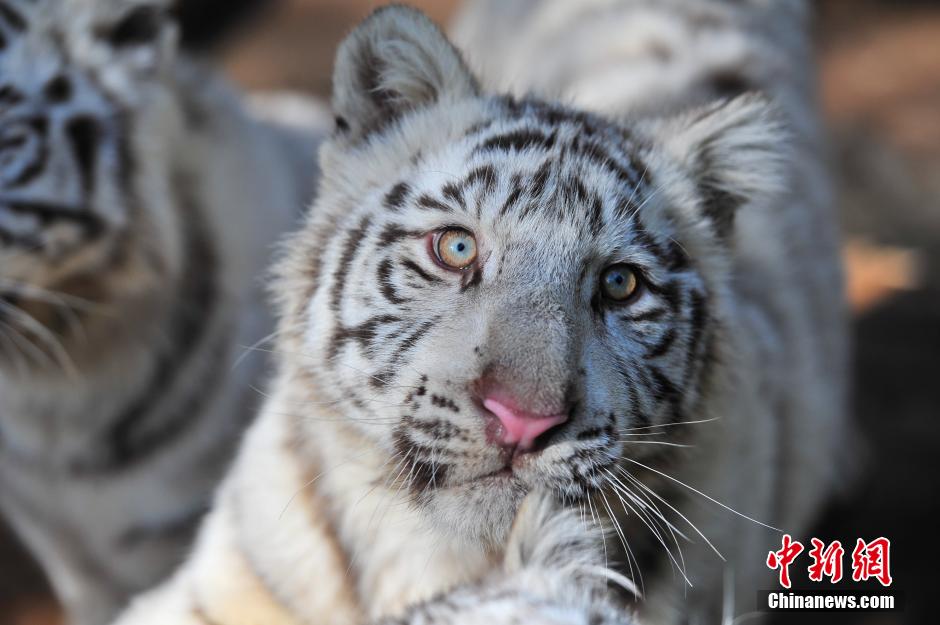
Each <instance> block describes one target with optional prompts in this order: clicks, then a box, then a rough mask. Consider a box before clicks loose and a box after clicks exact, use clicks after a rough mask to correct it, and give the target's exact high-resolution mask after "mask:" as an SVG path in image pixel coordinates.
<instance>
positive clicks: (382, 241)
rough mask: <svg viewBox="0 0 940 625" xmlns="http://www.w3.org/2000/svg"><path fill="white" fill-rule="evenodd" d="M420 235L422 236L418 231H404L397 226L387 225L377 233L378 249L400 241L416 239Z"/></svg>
mask: <svg viewBox="0 0 940 625" xmlns="http://www.w3.org/2000/svg"><path fill="white" fill-rule="evenodd" d="M422 235H424V233H423V232H421V231H420V230H406V229H404V228H402V227H401V226H400V225H399V224H388V225H387V226H385V227H384V228H383V229H382V231H381V232H380V233H379V239H378V242H379V246H380V247H385V246H388V245H392V244H393V243H398V242H399V241H401V240H402V239H407V238H416V237H420V236H422Z"/></svg>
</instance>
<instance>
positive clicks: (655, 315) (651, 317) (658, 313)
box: [620, 308, 669, 323]
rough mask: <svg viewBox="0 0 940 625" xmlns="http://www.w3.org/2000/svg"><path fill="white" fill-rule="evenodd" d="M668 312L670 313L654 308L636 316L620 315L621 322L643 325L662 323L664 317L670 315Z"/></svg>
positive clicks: (663, 309)
mask: <svg viewBox="0 0 940 625" xmlns="http://www.w3.org/2000/svg"><path fill="white" fill-rule="evenodd" d="M668 312H669V311H668V310H666V309H665V308H652V309H650V310H647V311H646V312H642V313H638V314H636V315H620V320H621V321H626V322H628V323H642V322H645V321H653V322H656V321H661V320H662V318H663V316H664V315H666V314H668Z"/></svg>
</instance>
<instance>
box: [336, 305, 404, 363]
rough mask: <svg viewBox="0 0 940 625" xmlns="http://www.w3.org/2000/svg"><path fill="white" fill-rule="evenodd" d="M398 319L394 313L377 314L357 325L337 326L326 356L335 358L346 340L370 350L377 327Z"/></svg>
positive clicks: (398, 320) (395, 321) (376, 333)
mask: <svg viewBox="0 0 940 625" xmlns="http://www.w3.org/2000/svg"><path fill="white" fill-rule="evenodd" d="M400 321H401V318H400V317H396V316H395V315H377V316H375V317H370V318H369V319H366V320H365V321H363V322H362V323H360V324H359V325H355V326H352V327H349V328H345V327H343V328H339V329H337V330H336V332H334V333H333V337H332V338H331V339H330V345H329V347H328V349H327V357H328V358H330V359H332V358H335V357H336V354H338V353H339V350H340V349H341V348H342V347H343V345H345V344H346V343H347V342H348V341H355V342H356V343H358V344H359V345H361V346H362V347H363V348H364V349H366V350H367V351H371V349H372V348H373V343H374V341H375V337H376V336H377V335H378V331H379V328H381V327H382V326H384V325H388V324H392V323H398V322H400Z"/></svg>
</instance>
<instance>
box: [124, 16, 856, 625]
mask: <svg viewBox="0 0 940 625" xmlns="http://www.w3.org/2000/svg"><path fill="white" fill-rule="evenodd" d="M627 4H629V3H625V4H624V6H626V5H627ZM648 4H649V3H637V6H647V5H648ZM743 4H747V5H748V6H749V7H752V8H753V10H754V11H757V8H756V7H758V6H764V7H765V10H766V13H765V14H764V16H763V19H767V20H772V19H777V18H778V17H782V18H784V19H785V18H786V17H787V14H786V12H783V13H782V14H780V15H778V11H777V10H776V8H775V7H777V6H783V5H775V4H773V3H760V5H759V4H758V3H756V2H755V3H753V4H751V3H735V5H742V6H743ZM666 6H669V7H671V9H672V10H673V11H674V12H675V15H674V16H673V17H674V19H675V20H677V21H681V20H683V19H684V18H685V16H686V12H685V9H691V7H699V6H712V7H713V8H714V11H715V12H716V13H718V14H722V15H724V14H725V13H722V12H723V11H724V10H725V8H726V7H727V8H729V9H730V8H733V6H734V5H732V4H730V3H729V4H728V5H725V4H724V3H722V2H715V3H708V4H705V3H693V2H691V1H690V2H687V3H682V2H670V3H668V5H666ZM727 13H728V14H727V15H726V16H725V17H726V18H727V19H728V20H730V21H728V24H729V25H730V26H729V27H731V26H733V25H734V24H736V23H738V22H736V21H734V20H733V19H732V16H733V11H729V12H727ZM665 18H666V17H665V16H664V19H665ZM759 40H760V41H761V42H762V44H764V43H766V44H767V45H770V44H769V43H767V42H768V41H769V42H772V40H767V41H765V40H763V39H759ZM787 49H788V48H786V47H783V48H781V50H780V53H781V54H783V53H785V52H786V50H787ZM800 58H802V57H800ZM667 70H668V68H664V70H663V80H668V71H667ZM703 79H704V77H703ZM768 80H769V79H768ZM697 88H698V85H697V84H696V90H694V93H693V90H692V89H691V88H690V89H689V99H690V100H691V101H692V102H695V101H697V100H698V99H699V98H698V94H699V91H698V90H697ZM680 96H681V92H677V93H676V99H675V100H673V101H672V102H671V103H670V106H669V107H668V108H669V109H673V108H681V107H680V106H679V105H680V104H681V102H680V101H679V100H680V99H681V97H680ZM333 102H334V109H335V112H336V113H337V115H338V118H337V131H336V133H335V135H334V136H333V137H332V138H331V139H330V140H328V141H327V142H326V143H325V144H324V146H323V148H322V149H321V153H320V165H321V171H322V176H323V177H322V181H321V184H320V187H319V190H318V197H317V200H316V203H315V205H314V209H313V211H312V213H311V217H310V219H309V220H308V223H307V224H306V226H305V227H304V228H303V229H302V230H301V231H300V232H299V233H298V234H297V235H295V236H294V237H293V238H292V239H291V241H290V242H289V244H288V246H287V250H288V258H287V260H286V262H284V263H283V264H282V266H281V267H280V273H281V277H282V279H281V282H280V284H279V285H278V287H277V293H278V295H279V297H280V303H281V310H280V314H281V325H280V334H279V338H278V348H279V352H280V354H281V356H280V367H279V373H278V375H277V378H276V380H275V381H274V384H273V388H272V390H271V394H270V397H269V399H268V401H267V403H266V406H265V408H264V409H263V411H262V414H261V416H260V418H259V419H258V420H257V421H256V422H255V424H254V426H253V427H252V429H251V430H250V432H249V434H248V436H247V438H246V441H245V444H244V446H243V447H242V449H241V451H240V454H239V457H238V459H237V461H236V463H235V465H234V466H233V469H232V471H231V473H230V474H229V475H228V477H227V479H226V481H225V483H224V484H223V487H222V488H221V490H220V491H219V493H218V496H217V499H216V502H215V507H214V509H213V511H212V512H211V513H210V515H209V517H208V520H207V522H206V524H205V525H204V526H203V528H202V530H201V533H200V537H199V540H198V542H197V546H196V549H195V551H194V553H193V554H192V556H191V557H190V559H189V561H188V562H187V563H186V564H185V565H184V566H183V567H182V568H181V569H180V571H178V573H177V574H176V575H175V576H174V578H173V579H172V580H171V581H170V582H168V583H167V584H166V585H164V586H163V587H162V588H160V589H159V590H157V591H155V592H154V593H152V594H149V595H146V596H144V597H142V598H141V599H139V600H138V601H136V602H135V603H134V605H133V606H132V607H131V609H130V611H129V612H128V613H127V614H126V615H124V617H122V618H121V619H120V620H119V621H118V622H119V624H120V625H144V624H147V623H161V624H167V623H174V624H179V623H215V624H219V625H242V624H244V625H255V624H258V623H265V624H266V625H277V624H279V623H308V624H312V623H316V624H318V625H319V624H325V623H330V624H352V623H362V622H366V621H369V620H372V619H377V618H395V617H400V616H403V618H405V619H406V620H407V619H408V618H409V615H413V613H412V612H409V609H410V608H409V606H413V605H414V604H416V603H420V602H422V601H425V600H427V599H428V598H429V597H434V596H439V595H440V593H442V592H446V591H448V589H455V590H453V592H454V593H455V596H463V595H462V594H461V593H462V592H464V591H465V590H467V587H464V586H463V585H464V584H469V585H470V586H469V588H470V590H469V592H471V594H472V592H473V591H472V588H473V584H474V583H476V581H477V580H480V579H486V578H487V575H488V573H489V571H491V570H492V568H493V567H494V565H496V564H497V563H499V562H500V559H501V557H502V552H503V549H504V547H505V545H506V541H507V537H508V536H509V535H510V534H511V532H510V527H511V524H512V520H513V518H514V516H515V514H516V511H517V509H518V507H519V505H520V502H521V501H522V500H523V498H524V497H525V495H526V493H528V492H529V491H531V490H533V489H542V490H546V491H548V492H549V493H551V496H553V497H554V498H556V499H557V500H559V501H562V502H565V503H567V504H568V505H570V506H572V507H574V506H578V507H580V509H581V511H582V513H583V514H585V515H588V516H591V517H596V516H601V517H609V518H610V519H611V520H613V521H614V522H615V523H616V526H617V528H619V529H618V535H617V540H612V541H608V543H607V544H606V546H605V547H606V550H607V553H608V554H609V557H610V558H611V561H612V562H615V561H617V560H619V561H620V562H621V564H622V568H621V573H623V574H625V575H627V576H629V577H631V578H635V581H636V582H637V583H638V585H640V586H641V590H642V591H643V594H644V596H645V599H644V601H643V602H642V603H641V604H640V606H639V616H638V618H639V620H641V621H643V622H655V623H681V622H690V621H698V622H710V621H716V620H717V616H718V614H717V613H718V606H719V604H720V598H721V596H722V580H723V579H724V578H725V575H724V571H723V567H722V562H721V560H720V559H719V558H718V556H717V555H715V554H714V553H712V552H711V551H710V547H709V545H714V547H715V548H716V549H717V550H720V552H721V553H722V554H723V555H724V557H725V558H727V560H728V562H730V563H732V564H733V566H734V572H735V573H736V576H737V577H736V579H737V580H738V581H739V582H740V584H739V586H738V591H739V592H737V593H736V596H737V597H738V598H739V602H740V605H739V607H740V609H742V610H751V609H753V604H751V603H750V602H751V600H752V599H753V597H754V593H753V592H750V589H753V588H754V586H755V585H757V584H759V583H760V580H763V579H766V580H767V584H768V587H770V583H771V579H772V578H771V572H770V571H768V570H766V567H765V565H764V561H765V558H766V550H767V549H768V548H769V547H771V546H773V545H774V544H775V543H776V544H779V536H778V535H777V534H776V533H774V532H772V531H770V530H768V529H766V528H765V527H762V526H759V525H757V524H755V523H753V522H751V521H748V520H745V519H744V518H742V517H740V516H736V515H734V514H732V513H731V512H729V511H728V510H726V509H725V508H722V507H720V506H718V505H713V503H712V502H709V501H708V500H706V499H705V498H704V497H703V496H702V495H701V494H702V493H704V494H707V495H708V496H711V497H714V498H715V499H717V500H720V501H721V502H723V503H724V504H725V505H727V506H730V507H733V508H734V509H736V510H738V511H739V512H740V513H741V514H746V515H749V516H751V517H753V518H756V519H759V520H761V521H764V522H768V523H773V524H776V525H778V526H781V527H784V528H786V529H788V530H790V531H793V532H799V531H800V530H801V529H802V527H803V524H804V523H805V522H806V519H808V518H809V517H810V516H811V514H812V511H813V509H814V507H815V506H816V505H817V504H818V501H819V500H820V499H822V498H823V497H824V496H825V494H826V493H827V492H828V490H829V489H830V487H831V486H832V482H833V481H834V479H833V476H832V475H830V473H829V471H830V464H829V461H828V457H827V456H826V455H825V454H827V453H829V452H830V451H831V450H832V449H833V447H834V446H835V445H836V444H837V443H838V439H837V437H838V435H839V433H840V431H841V427H842V410H843V406H842V397H843V393H844V388H843V371H842V366H843V358H844V352H843V350H844V327H843V319H842V309H841V303H840V301H841V300H840V296H839V281H838V276H839V271H838V266H837V260H836V258H837V253H836V248H835V243H834V239H835V238H834V237H830V236H829V234H830V233H831V232H832V230H833V225H832V215H830V214H829V212H828V207H827V206H826V205H825V204H822V203H821V202H822V201H823V199H824V198H825V197H826V194H825V193H824V191H825V182H826V179H825V176H824V175H823V174H822V173H821V172H822V170H821V165H820V159H819V154H818V152H817V150H816V144H815V142H814V141H812V140H810V137H807V136H805V135H804V134H803V130H804V129H805V128H806V127H807V126H801V125H796V126H795V128H793V129H792V130H791V131H790V132H789V134H788V133H787V132H786V131H785V130H784V126H785V125H786V121H787V120H789V119H790V118H791V117H794V115H797V116H802V115H804V113H806V114H807V115H808V116H809V117H812V116H811V115H809V114H808V112H807V111H805V110H804V109H802V108H801V109H800V110H799V111H795V112H793V113H791V112H788V110H787V109H788V108H789V107H790V106H791V105H793V104H794V102H798V103H799V105H800V106H801V107H804V108H805V107H809V106H810V105H809V104H808V101H804V100H795V99H790V100H782V101H781V102H779V103H778V104H777V106H776V107H775V106H774V105H771V104H769V103H768V102H767V101H766V100H764V99H763V98H762V97H758V96H754V95H744V96H741V97H737V98H735V99H731V100H721V101H718V102H716V103H711V104H708V105H705V106H699V107H695V108H693V110H690V111H686V112H680V113H677V114H675V115H671V116H668V117H664V118H659V117H649V116H642V115H637V114H630V113H629V111H624V115H622V116H618V117H617V118H614V117H605V116H601V115H598V114H592V113H588V112H584V111H580V110H577V109H574V108H571V107H567V106H563V105H560V104H554V103H551V102H548V101H545V100H541V99H537V98H535V97H524V98H515V97H508V96H499V95H488V94H486V93H484V92H483V91H482V90H481V88H480V86H479V84H478V82H477V80H476V79H475V77H474V76H473V75H472V74H471V73H470V71H469V70H468V69H467V68H466V66H465V65H464V63H463V61H462V59H461V57H460V54H459V53H458V52H457V51H456V49H455V48H454V47H453V46H452V45H451V44H450V43H449V42H448V41H447V39H446V38H445V37H444V36H443V35H442V34H441V32H440V31H439V30H438V29H437V28H436V27H435V26H434V25H433V24H432V23H430V21H429V20H427V18H425V17H424V16H423V15H422V14H420V13H418V12H416V11H414V10H410V9H407V8H403V7H389V8H385V9H382V10H379V11H377V12H376V13H375V14H373V16H371V17H370V18H368V19H367V20H366V21H365V22H363V23H362V24H361V25H360V26H359V27H358V28H357V29H356V30H354V31H353V33H352V34H351V35H350V36H349V37H348V38H347V39H346V40H345V41H344V43H343V44H342V45H341V47H340V49H339V52H338V57H337V61H336V66H335V73H334V94H333ZM664 108H666V107H665V105H664ZM788 138H789V139H790V140H789V141H788ZM794 154H795V155H796V156H797V157H798V158H795V159H794V158H793V157H794ZM814 166H815V167H820V173H815V170H813V167H814ZM804 175H805V176H806V177H805V178H803V176H804ZM807 184H810V185H813V186H812V188H809V189H808V188H807V187H806V185H807ZM817 184H818V185H820V187H821V188H819V189H817V188H816V186H815V185H817ZM820 191H822V192H820ZM811 453H813V454H819V456H818V457H813V456H811V455H807V454H811ZM680 481H681V483H683V484H685V483H688V484H690V486H694V487H695V489H697V490H692V489H691V488H687V487H685V486H680ZM644 524H645V525H647V526H648V527H647V528H644V527H643V525H644ZM685 536H688V537H690V539H694V540H689V541H686V539H685ZM706 541H710V542H706ZM621 544H622V545H623V553H618V551H620V549H619V546H620V545H621ZM670 560H672V561H673V562H674V566H675V568H676V569H678V570H679V572H677V573H675V574H674V575H673V576H670V571H669V562H670ZM685 580H688V582H689V583H690V584H694V589H687V588H685ZM506 582H507V583H508V584H510V585H511V583H512V578H511V577H510V578H507V579H506ZM731 590H733V589H731ZM745 590H747V591H746V592H745ZM519 592H520V593H521V594H520V596H521V595H524V592H525V587H524V585H522V586H520V587H519ZM439 601H441V602H442V603H440V604H438V605H439V606H440V609H441V610H442V611H443V615H444V616H446V615H448V614H449V615H452V616H454V617H455V618H456V617H458V616H459V613H460V610H453V611H450V612H448V611H447V605H448V604H450V605H454V602H453V601H449V600H448V599H447V597H446V596H445V597H444V598H443V599H440V600H439ZM434 614H437V616H434V617H433V618H440V617H441V613H439V612H434ZM493 616H494V618H493V622H494V623H499V622H501V621H500V620H499V619H497V618H496V616H495V615H493ZM507 622H511V618H510V617H509V616H507Z"/></svg>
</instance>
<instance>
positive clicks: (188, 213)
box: [72, 174, 228, 475]
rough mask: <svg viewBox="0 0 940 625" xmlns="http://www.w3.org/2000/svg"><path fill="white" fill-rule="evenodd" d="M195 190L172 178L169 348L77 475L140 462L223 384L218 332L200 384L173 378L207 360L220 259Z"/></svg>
mask: <svg viewBox="0 0 940 625" xmlns="http://www.w3.org/2000/svg"><path fill="white" fill-rule="evenodd" d="M194 184H195V183H194V181H192V180H189V179H188V178H186V177H184V176H183V175H181V174H177V175H176V176H174V192H175V200H176V201H175V204H176V210H177V211H178V213H179V215H180V223H181V226H180V227H181V231H182V235H183V237H184V241H185V244H184V250H185V261H184V267H183V271H182V273H181V274H180V275H181V276H182V278H183V280H182V283H181V284H180V286H179V288H178V291H177V293H176V306H175V307H174V308H173V310H172V312H171V313H170V315H169V318H168V319H167V321H166V325H165V327H166V332H167V336H168V340H167V343H166V345H167V346H166V347H165V348H164V349H163V350H162V351H161V352H160V353H159V354H158V355H157V361H156V365H155V367H154V370H153V373H152V374H151V376H150V378H149V379H148V380H147V383H146V384H144V385H143V390H142V392H141V393H140V394H138V395H137V396H136V397H135V398H134V399H132V400H131V401H130V402H128V403H127V404H126V405H125V407H124V408H122V409H121V410H119V411H117V412H116V414H117V417H116V418H115V419H114V420H112V421H111V422H110V424H109V426H108V428H107V430H106V432H104V433H103V435H102V437H101V438H102V441H103V449H102V451H101V453H100V454H97V455H96V457H94V458H90V459H81V460H77V461H75V462H74V463H73V464H72V470H73V472H74V473H76V474H80V475H89V474H101V473H111V472H114V471H119V470H123V469H125V468H126V467H128V466H131V465H132V464H138V463H140V462H141V461H143V460H145V459H146V458H147V457H149V456H150V455H151V454H153V453H155V452H156V451H158V450H159V449H161V448H163V447H164V446H165V445H166V444H167V443H169V442H171V441H173V440H174V439H176V438H177V437H178V436H180V435H181V434H182V433H183V432H184V431H186V430H188V429H189V428H190V427H191V426H192V425H194V424H195V423H196V422H198V417H199V416H200V415H201V414H203V413H205V408H206V404H207V403H208V401H209V399H210V397H212V396H213V395H214V392H215V390H216V389H217V387H218V385H219V384H220V383H221V380H222V379H224V375H223V367H219V366H218V364H217V363H218V362H221V361H223V360H224V359H225V357H226V354H227V351H228V345H227V341H228V332H227V329H225V331H222V332H221V334H220V335H219V338H218V339H217V341H216V343H215V345H213V346H212V348H211V350H209V351H210V352H211V353H209V354H208V355H207V358H208V360H207V362H206V363H205V364H207V365H208V367H207V369H206V370H205V371H204V372H203V373H204V378H203V379H201V380H200V381H199V384H190V383H189V381H188V380H180V376H179V374H181V373H183V372H186V371H187V369H188V366H187V365H188V363H190V362H191V361H192V359H193V358H195V356H196V354H198V353H205V351H206V349H200V347H203V346H204V345H205V336H206V334H207V333H208V332H209V330H210V327H211V321H212V320H213V319H214V315H213V312H214V311H215V309H216V302H217V300H218V297H219V293H218V287H217V285H216V283H215V280H216V277H217V274H218V258H217V256H216V252H215V248H214V247H213V245H212V239H211V238H210V236H209V235H208V232H207V231H206V226H205V223H204V222H203V219H204V212H203V211H204V209H203V207H202V206H201V204H200V202H199V199H198V198H197V195H196V190H195V189H194V188H193V185H194ZM178 384H180V385H184V386H185V387H186V388H188V389H189V392H187V393H183V394H180V393H174V389H175V387H176V386H177V385H178ZM167 397H170V398H174V403H173V405H171V406H170V407H169V408H167V407H165V404H163V402H162V400H163V399H164V398H167Z"/></svg>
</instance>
